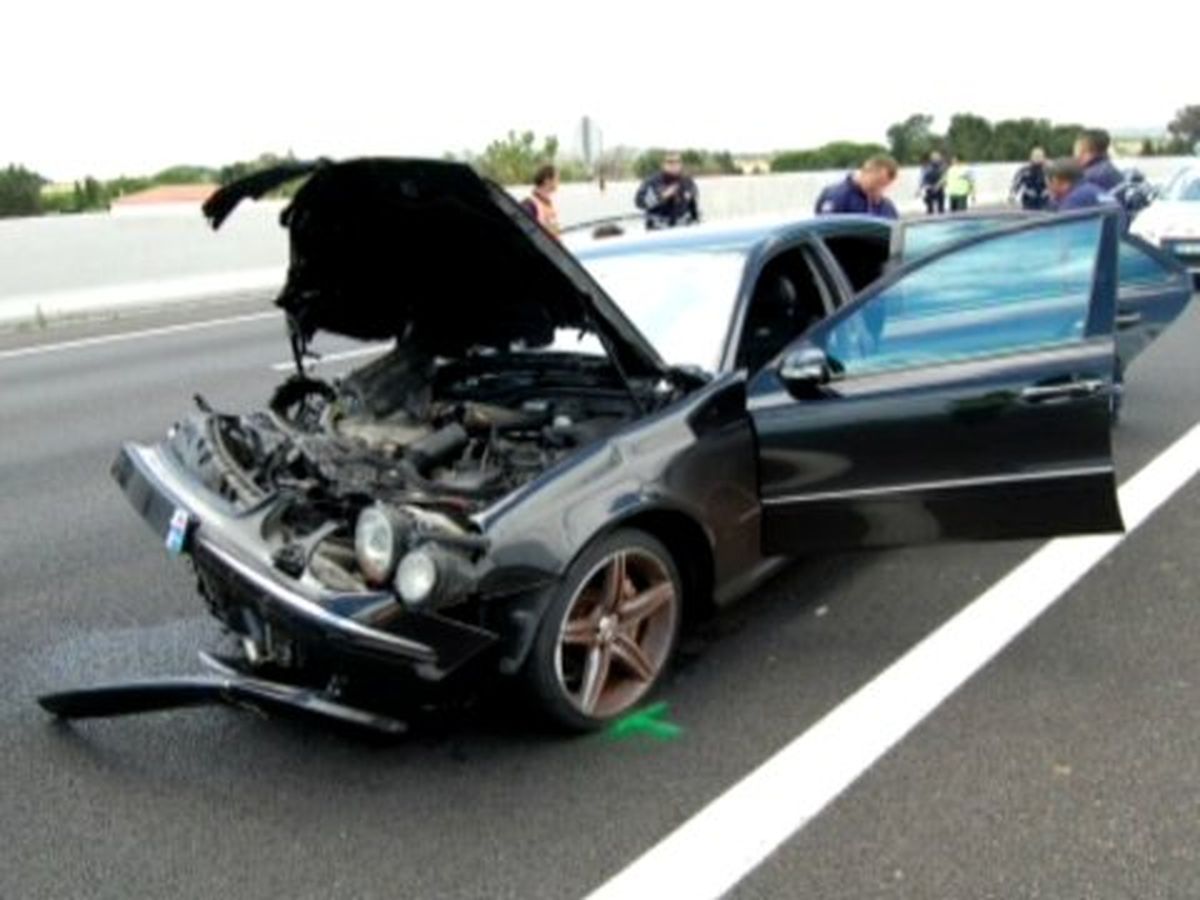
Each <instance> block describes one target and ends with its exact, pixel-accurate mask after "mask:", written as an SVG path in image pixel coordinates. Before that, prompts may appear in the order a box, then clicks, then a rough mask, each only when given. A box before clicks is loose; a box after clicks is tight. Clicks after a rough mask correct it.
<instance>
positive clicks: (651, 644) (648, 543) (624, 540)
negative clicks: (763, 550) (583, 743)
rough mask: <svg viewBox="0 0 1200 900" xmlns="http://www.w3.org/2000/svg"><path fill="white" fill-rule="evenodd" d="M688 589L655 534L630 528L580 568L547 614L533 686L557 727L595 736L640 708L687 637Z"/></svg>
mask: <svg viewBox="0 0 1200 900" xmlns="http://www.w3.org/2000/svg"><path fill="white" fill-rule="evenodd" d="M682 612H683V584H682V581H681V579H680V577H679V570H678V569H677V567H676V565H675V561H674V560H673V559H672V558H671V554H670V552H669V551H668V550H667V548H666V547H665V546H664V545H663V543H662V542H661V541H659V540H658V539H657V538H655V537H654V536H652V535H650V534H647V533H646V532H644V531H639V530H637V529H632V528H624V529H620V530H618V531H615V532H613V533H612V534H610V535H607V536H606V537H603V538H601V539H599V540H598V541H596V542H595V543H593V544H592V545H591V546H589V547H588V548H587V549H586V550H584V552H583V553H582V554H580V556H579V558H578V559H576V560H575V562H574V563H572V564H571V567H570V568H569V569H568V570H567V573H566V575H565V576H564V578H563V581H562V586H561V588H560V590H559V592H558V595H557V596H556V597H555V599H554V600H553V601H552V602H551V604H550V607H549V608H548V609H547V610H546V615H545V616H544V617H543V618H542V622H541V624H540V626H539V628H538V634H537V637H536V638H535V639H534V643H533V647H532V648H531V650H530V654H529V658H528V659H527V660H526V662H525V669H524V675H525V682H526V685H527V687H528V688H529V692H530V694H531V696H532V699H533V700H534V702H535V704H536V705H537V706H538V708H539V709H540V710H541V711H542V712H544V713H545V714H546V715H547V716H548V717H549V718H550V719H551V720H552V721H553V722H555V723H556V724H558V725H561V726H563V727H566V728H569V729H571V730H574V731H591V730H594V729H596V728H600V727H602V726H603V725H605V724H606V723H608V722H610V721H612V720H614V719H616V718H618V717H620V716H622V715H624V714H625V713H627V712H629V711H630V710H631V709H633V708H634V707H635V706H636V705H637V703H638V702H639V701H640V700H642V698H644V697H645V696H646V695H647V694H649V693H650V691H651V690H653V688H654V687H655V685H657V684H658V682H659V681H660V680H661V677H662V674H663V672H664V671H665V670H666V668H667V665H668V663H669V662H670V659H671V656H672V654H673V653H674V650H675V644H676V641H677V639H678V635H679V622H680V619H681V618H682Z"/></svg>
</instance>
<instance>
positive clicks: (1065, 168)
mask: <svg viewBox="0 0 1200 900" xmlns="http://www.w3.org/2000/svg"><path fill="white" fill-rule="evenodd" d="M1047 176H1048V177H1047V179H1046V184H1047V187H1048V188H1049V190H1050V198H1051V203H1052V205H1053V208H1054V209H1055V210H1056V211H1058V212H1066V211H1067V210H1071V209H1088V208H1090V207H1093V206H1106V205H1109V206H1114V205H1116V204H1114V203H1113V201H1112V200H1110V199H1108V197H1107V196H1106V195H1105V193H1104V191H1102V190H1101V189H1100V188H1099V187H1098V186H1097V185H1096V184H1094V183H1093V182H1091V181H1088V180H1087V176H1086V171H1085V169H1084V168H1083V166H1081V165H1080V164H1079V163H1078V162H1077V161H1075V160H1073V159H1060V160H1056V161H1055V162H1054V163H1052V164H1051V165H1050V169H1049V171H1048V172H1047Z"/></svg>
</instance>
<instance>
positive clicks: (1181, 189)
mask: <svg viewBox="0 0 1200 900" xmlns="http://www.w3.org/2000/svg"><path fill="white" fill-rule="evenodd" d="M1162 196H1163V199H1164V200H1192V201H1196V200H1200V172H1197V171H1196V170H1194V169H1184V170H1183V171H1182V172H1179V173H1178V174H1176V176H1175V177H1174V178H1172V179H1171V182H1170V183H1169V184H1168V185H1167V186H1166V188H1165V189H1164V190H1163V194H1162Z"/></svg>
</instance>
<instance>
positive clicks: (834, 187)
mask: <svg viewBox="0 0 1200 900" xmlns="http://www.w3.org/2000/svg"><path fill="white" fill-rule="evenodd" d="M896 172H897V167H896V161H895V160H894V159H892V158H891V157H890V156H885V155H883V154H879V155H877V156H872V157H871V158H870V159H868V160H867V161H866V162H864V163H863V164H862V165H861V166H859V168H858V171H857V172H852V173H851V174H849V175H847V176H846V178H845V180H843V181H838V182H835V183H834V184H831V185H829V186H828V187H826V188H825V189H824V190H823V191H821V193H820V195H819V196H818V197H817V207H816V212H817V213H818V214H821V215H826V214H829V213H862V214H865V215H868V216H880V217H881V218H884V219H897V218H899V214H898V213H897V212H896V207H895V205H894V204H893V203H892V201H891V200H889V199H888V198H887V197H885V196H884V192H885V191H887V189H888V188H890V187H891V186H892V183H893V182H894V181H895V180H896Z"/></svg>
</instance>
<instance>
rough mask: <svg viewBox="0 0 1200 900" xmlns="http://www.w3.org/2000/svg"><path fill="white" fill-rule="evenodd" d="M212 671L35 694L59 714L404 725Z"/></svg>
mask: <svg viewBox="0 0 1200 900" xmlns="http://www.w3.org/2000/svg"><path fill="white" fill-rule="evenodd" d="M218 668H219V669H220V671H218V672H216V673H214V674H211V675H194V676H187V677H180V678H160V679H154V680H150V681H133V682H128V683H125V684H110V685H101V686H99V687H91V688H83V689H81V690H77V691H60V692H58V693H54V694H44V695H43V696H41V697H38V703H39V704H40V705H41V706H42V708H43V709H45V710H46V711H47V712H50V713H53V714H54V715H55V716H58V717H59V718H60V719H97V718H107V717H110V716H131V715H137V714H139V713H149V712H160V711H163V710H168V709H182V708H188V707H194V706H217V705H221V704H224V705H228V706H235V707H242V708H250V709H256V710H260V711H262V712H267V713H275V714H280V715H285V716H289V717H292V718H300V719H310V720H312V719H316V720H319V721H322V722H324V723H326V724H331V723H332V724H335V725H338V726H341V727H344V728H347V729H350V730H353V731H357V732H363V733H366V734H370V735H375V736H382V737H396V736H398V735H401V734H403V733H404V732H405V731H406V730H407V726H406V725H405V723H404V722H401V721H400V720H398V719H394V718H392V717H390V716H385V715H380V714H378V713H374V712H370V711H368V710H364V709H359V708H357V707H353V706H347V705H346V704H344V703H340V702H338V701H337V700H336V699H334V698H332V697H331V696H330V695H329V694H327V693H326V692H323V691H318V690H315V689H313V688H308V687H300V686H297V685H291V684H284V683H282V682H277V681H267V680H266V679H262V678H256V677H250V676H247V675H242V674H240V673H238V672H235V671H233V670H230V669H226V668H224V667H219V666H218Z"/></svg>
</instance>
